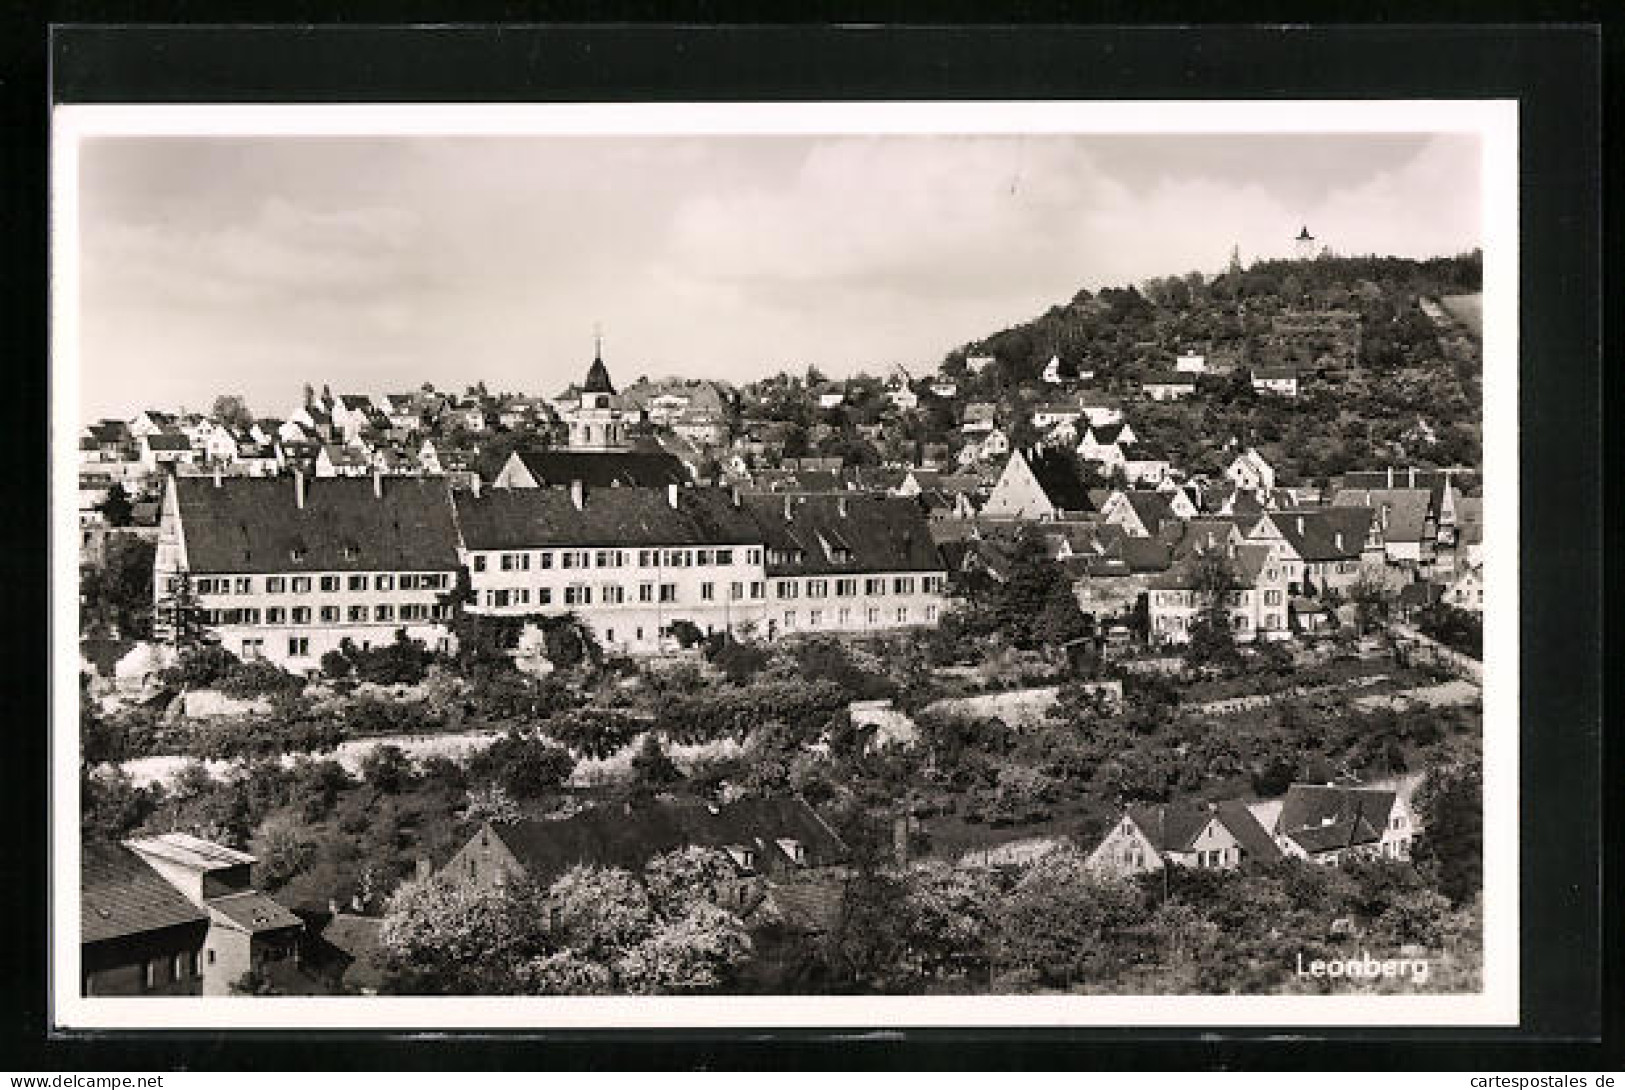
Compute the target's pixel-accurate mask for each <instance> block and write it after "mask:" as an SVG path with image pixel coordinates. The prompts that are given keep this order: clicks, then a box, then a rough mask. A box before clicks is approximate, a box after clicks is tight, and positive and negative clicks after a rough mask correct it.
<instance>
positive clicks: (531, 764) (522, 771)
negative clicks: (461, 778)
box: [469, 729, 575, 799]
mask: <svg viewBox="0 0 1625 1090" xmlns="http://www.w3.org/2000/svg"><path fill="white" fill-rule="evenodd" d="M469 764H470V771H472V772H473V773H474V775H475V777H476V778H480V779H486V780H490V781H492V782H495V783H497V784H500V785H501V786H502V787H503V788H505V789H506V790H507V791H508V793H509V794H510V795H512V796H513V797H515V798H518V799H534V798H539V797H540V796H542V795H544V794H546V793H547V792H549V791H552V790H554V789H555V788H557V787H558V786H559V785H561V784H562V783H564V781H565V780H567V779H569V777H570V773H571V772H572V771H574V770H575V758H574V757H572V756H570V751H569V750H567V749H564V748H563V747H561V746H555V745H550V744H549V743H548V742H547V741H545V740H544V739H542V738H540V737H538V736H537V735H536V734H535V733H534V732H529V731H520V730H518V729H514V730H510V731H509V732H508V733H507V734H506V735H504V736H503V737H501V738H498V739H497V740H496V741H495V742H493V743H491V745H489V746H487V747H486V748H485V749H484V750H483V751H482V752H480V753H479V754H478V755H477V756H475V758H474V759H473V760H472V761H471V762H469Z"/></svg>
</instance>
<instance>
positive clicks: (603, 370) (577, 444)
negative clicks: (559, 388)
mask: <svg viewBox="0 0 1625 1090" xmlns="http://www.w3.org/2000/svg"><path fill="white" fill-rule="evenodd" d="M566 422H567V423H568V424H569V427H570V446H571V448H572V449H575V450H618V449H621V448H623V447H625V446H626V445H627V440H626V413H625V411H624V409H623V407H622V406H621V404H620V398H619V397H617V396H616V394H615V384H614V383H613V382H611V381H610V378H609V368H608V367H605V366H604V336H603V334H602V333H600V332H598V331H597V330H596V329H595V330H594V331H593V353H592V364H591V365H590V366H589V367H588V368H587V377H586V380H585V381H584V382H582V384H581V400H580V401H579V402H578V403H577V405H576V407H575V409H574V410H573V411H572V412H570V413H569V414H568V415H567V417H566Z"/></svg>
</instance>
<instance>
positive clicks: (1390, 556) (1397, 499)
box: [1332, 488, 1439, 567]
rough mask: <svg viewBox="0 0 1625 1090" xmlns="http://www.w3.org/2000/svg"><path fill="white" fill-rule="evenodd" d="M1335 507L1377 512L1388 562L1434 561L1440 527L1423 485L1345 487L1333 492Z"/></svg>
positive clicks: (1411, 565)
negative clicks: (1366, 509) (1406, 486)
mask: <svg viewBox="0 0 1625 1090" xmlns="http://www.w3.org/2000/svg"><path fill="white" fill-rule="evenodd" d="M1332 506H1333V507H1364V508H1369V509H1370V510H1372V511H1374V512H1376V524H1377V530H1378V532H1379V533H1380V534H1381V537H1382V545H1383V553H1384V555H1385V557H1386V558H1387V560H1388V563H1390V564H1395V565H1399V566H1403V567H1416V566H1418V565H1421V564H1426V563H1430V562H1431V561H1432V560H1433V555H1434V547H1435V545H1436V543H1437V541H1438V536H1439V534H1438V528H1437V527H1436V526H1434V524H1433V519H1432V516H1431V513H1430V511H1431V503H1430V499H1429V495H1428V492H1427V490H1426V489H1423V488H1342V489H1339V490H1338V491H1337V492H1335V493H1333V495H1332Z"/></svg>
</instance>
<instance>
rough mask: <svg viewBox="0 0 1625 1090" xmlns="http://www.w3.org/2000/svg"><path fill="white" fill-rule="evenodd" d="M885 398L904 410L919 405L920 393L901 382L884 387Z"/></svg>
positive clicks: (907, 410) (909, 409)
mask: <svg viewBox="0 0 1625 1090" xmlns="http://www.w3.org/2000/svg"><path fill="white" fill-rule="evenodd" d="M886 400H887V401H890V402H891V403H892V404H893V405H894V406H896V407H897V408H899V409H901V410H903V411H904V412H909V411H912V410H914V409H917V408H919V407H920V395H919V394H916V393H915V392H914V391H913V390H910V389H909V388H908V387H907V386H906V385H904V384H902V383H898V384H896V385H894V386H888V387H887V388H886Z"/></svg>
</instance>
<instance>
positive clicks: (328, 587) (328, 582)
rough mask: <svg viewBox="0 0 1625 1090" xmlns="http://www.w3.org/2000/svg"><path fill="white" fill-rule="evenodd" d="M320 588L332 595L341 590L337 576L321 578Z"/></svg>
mask: <svg viewBox="0 0 1625 1090" xmlns="http://www.w3.org/2000/svg"><path fill="white" fill-rule="evenodd" d="M319 586H320V587H321V588H322V590H324V591H326V592H328V593H332V592H333V591H336V590H338V589H339V577H338V576H336V575H324V576H322V578H321V582H320V584H319Z"/></svg>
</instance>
